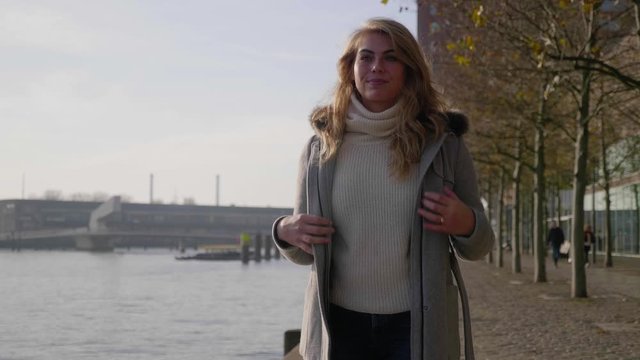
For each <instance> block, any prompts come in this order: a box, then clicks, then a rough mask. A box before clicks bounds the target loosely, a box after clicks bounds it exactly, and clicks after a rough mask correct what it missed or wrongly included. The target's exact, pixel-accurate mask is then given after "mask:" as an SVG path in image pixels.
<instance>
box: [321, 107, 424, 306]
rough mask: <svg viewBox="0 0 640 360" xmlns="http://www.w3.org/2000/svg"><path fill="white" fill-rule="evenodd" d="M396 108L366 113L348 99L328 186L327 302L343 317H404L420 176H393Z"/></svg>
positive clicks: (413, 173) (407, 301)
mask: <svg viewBox="0 0 640 360" xmlns="http://www.w3.org/2000/svg"><path fill="white" fill-rule="evenodd" d="M398 114H399V108H398V105H396V106H394V107H392V108H390V109H387V110H385V111H383V112H380V113H373V112H370V111H368V110H367V109H366V108H365V107H364V106H363V105H362V104H361V103H360V102H359V101H358V100H357V99H356V98H355V96H352V98H351V106H350V108H349V114H348V117H347V122H346V133H345V134H344V137H343V141H342V145H341V146H340V149H339V151H338V155H337V160H336V168H335V173H334V179H333V193H332V206H333V208H332V212H333V221H334V225H335V228H336V234H335V237H334V241H333V245H332V249H333V250H332V270H331V271H332V278H331V290H330V301H331V302H332V303H334V304H336V305H339V306H341V307H344V308H346V309H350V310H354V311H360V312H367V313H374V314H392V313H398V312H402V311H407V310H409V305H410V302H409V261H408V256H409V237H410V231H411V224H412V221H413V216H414V214H413V210H414V205H415V201H416V196H418V193H417V192H418V181H419V179H418V175H417V171H413V172H412V173H411V175H410V176H409V177H408V178H407V179H405V180H398V179H396V178H395V177H393V176H392V175H391V171H390V166H389V165H390V162H391V152H390V150H389V142H390V140H391V138H390V135H391V134H392V132H393V128H394V126H395V124H396V121H397V116H398Z"/></svg>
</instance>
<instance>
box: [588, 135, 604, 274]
mask: <svg viewBox="0 0 640 360" xmlns="http://www.w3.org/2000/svg"><path fill="white" fill-rule="evenodd" d="M603 134H604V132H603ZM596 170H597V166H594V167H593V179H592V180H591V229H592V230H593V251H592V254H593V258H592V261H593V265H595V264H596V252H597V250H598V235H596V234H597V233H598V232H597V229H596V183H597V182H598V181H597V176H596V172H597V171H596Z"/></svg>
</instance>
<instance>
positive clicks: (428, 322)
mask: <svg viewBox="0 0 640 360" xmlns="http://www.w3.org/2000/svg"><path fill="white" fill-rule="evenodd" d="M338 76H339V78H338V83H337V86H336V89H335V93H334V96H333V101H332V102H331V103H330V104H329V105H327V106H324V107H321V108H319V109H316V110H315V111H314V112H313V113H312V115H311V124H312V126H313V128H314V130H315V132H316V136H314V137H312V139H311V140H310V141H309V143H308V145H307V146H306V148H305V151H303V154H302V157H301V159H300V172H299V177H298V182H297V184H298V185H297V187H298V189H297V190H298V192H297V198H296V203H295V208H294V214H293V215H291V216H285V217H281V218H279V219H277V220H276V221H275V223H274V226H273V237H274V240H275V242H276V244H277V246H278V247H279V249H280V251H281V252H282V253H283V255H284V256H285V257H287V258H288V259H290V260H291V261H293V262H295V263H298V264H311V265H312V267H311V274H310V278H309V284H308V286H307V291H306V297H305V306H304V314H303V324H302V334H301V344H300V353H301V354H302V355H303V357H304V358H305V359H331V360H336V359H351V360H353V359H412V360H417V359H447V358H458V357H459V342H458V341H459V339H458V315H457V310H458V307H457V293H456V287H455V286H454V285H453V280H452V274H451V270H450V269H451V268H450V266H452V264H450V259H451V258H450V254H449V243H450V241H451V244H453V247H455V249H456V251H457V253H458V255H460V256H462V257H464V258H467V259H479V258H481V257H482V256H484V255H485V254H486V253H487V252H488V251H489V250H490V249H491V247H492V244H493V233H492V231H491V229H490V226H489V223H488V221H487V219H486V217H485V215H484V212H483V209H482V205H481V203H480V199H479V197H478V193H477V185H476V177H475V172H474V168H473V164H472V160H471V157H470V155H469V153H468V151H467V148H466V147H465V145H464V143H463V142H462V139H461V138H460V137H458V136H456V135H454V134H452V133H451V132H452V131H455V130H456V129H454V128H457V129H458V130H459V131H458V132H459V133H462V132H464V130H465V129H466V122H465V121H466V119H465V118H464V117H463V116H460V115H456V116H447V114H446V112H445V106H444V104H443V102H442V101H441V100H440V98H439V96H438V94H437V93H436V91H435V90H434V88H433V87H432V84H431V77H430V73H429V69H428V65H427V61H426V59H425V56H424V54H423V53H422V50H421V48H420V46H419V44H418V43H417V42H416V40H415V39H414V38H413V36H412V35H411V33H410V32H409V31H408V30H407V29H406V28H405V27H404V26H403V25H401V24H399V23H397V22H395V21H392V20H388V19H372V20H369V21H368V22H366V23H365V24H364V25H363V26H362V27H361V28H360V29H358V30H357V31H356V32H354V33H353V35H352V36H351V38H350V40H349V42H348V44H347V46H346V49H345V51H344V53H343V55H342V56H341V58H340V59H339V61H338ZM452 119H453V120H457V125H458V126H452V121H450V120H452ZM453 122H454V123H456V121H453ZM450 235H451V240H449V237H450ZM465 330H468V332H469V333H470V328H469V324H468V322H467V323H466V324H465ZM466 340H468V341H467V342H466V347H465V351H466V353H467V359H470V358H472V357H473V355H472V351H473V349H472V345H471V341H470V339H466Z"/></svg>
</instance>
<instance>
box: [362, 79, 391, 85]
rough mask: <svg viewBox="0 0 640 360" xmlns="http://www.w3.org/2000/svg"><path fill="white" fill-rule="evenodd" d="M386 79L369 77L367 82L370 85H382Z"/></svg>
mask: <svg viewBox="0 0 640 360" xmlns="http://www.w3.org/2000/svg"><path fill="white" fill-rule="evenodd" d="M386 83H387V81H386V80H383V79H371V80H367V84H371V85H383V84H386Z"/></svg>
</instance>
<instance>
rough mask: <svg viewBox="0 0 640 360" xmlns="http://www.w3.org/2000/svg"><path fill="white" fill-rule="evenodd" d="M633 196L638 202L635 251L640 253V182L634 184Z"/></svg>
mask: <svg viewBox="0 0 640 360" xmlns="http://www.w3.org/2000/svg"><path fill="white" fill-rule="evenodd" d="M633 195H634V196H633V198H634V199H635V202H636V242H635V246H634V249H633V251H634V252H635V253H636V254H640V200H639V199H638V184H635V185H633Z"/></svg>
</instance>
